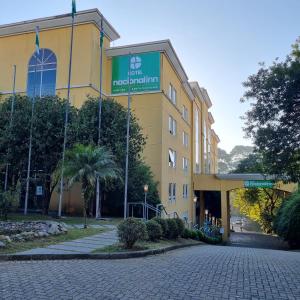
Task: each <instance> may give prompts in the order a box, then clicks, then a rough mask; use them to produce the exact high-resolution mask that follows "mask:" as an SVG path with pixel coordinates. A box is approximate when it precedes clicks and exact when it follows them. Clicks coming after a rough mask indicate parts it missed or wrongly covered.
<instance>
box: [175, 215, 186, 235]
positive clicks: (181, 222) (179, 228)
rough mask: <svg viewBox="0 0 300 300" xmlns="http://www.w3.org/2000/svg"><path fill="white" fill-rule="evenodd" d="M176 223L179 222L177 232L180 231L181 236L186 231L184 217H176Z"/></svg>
mask: <svg viewBox="0 0 300 300" xmlns="http://www.w3.org/2000/svg"><path fill="white" fill-rule="evenodd" d="M175 221H176V224H177V232H178V236H181V235H182V233H183V231H184V228H185V226H184V222H183V220H182V219H180V218H175Z"/></svg>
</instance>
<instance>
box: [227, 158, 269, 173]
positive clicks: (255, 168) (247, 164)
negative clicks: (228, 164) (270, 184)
mask: <svg viewBox="0 0 300 300" xmlns="http://www.w3.org/2000/svg"><path fill="white" fill-rule="evenodd" d="M266 169H267V168H266V166H265V165H264V163H263V158H262V156H261V155H260V154H258V153H251V154H249V155H248V157H246V158H244V159H242V160H241V161H240V162H239V164H238V166H237V167H236V169H235V170H234V171H233V172H232V173H262V174H264V173H265V172H266Z"/></svg>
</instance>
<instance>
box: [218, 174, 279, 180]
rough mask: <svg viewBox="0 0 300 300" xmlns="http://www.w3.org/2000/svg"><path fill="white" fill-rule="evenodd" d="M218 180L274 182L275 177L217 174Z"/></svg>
mask: <svg viewBox="0 0 300 300" xmlns="http://www.w3.org/2000/svg"><path fill="white" fill-rule="evenodd" d="M216 177H217V178H218V179H222V180H273V179H275V176H274V175H264V174H260V173H249V174H245V173H243V174H216Z"/></svg>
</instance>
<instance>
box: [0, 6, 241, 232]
mask: <svg viewBox="0 0 300 300" xmlns="http://www.w3.org/2000/svg"><path fill="white" fill-rule="evenodd" d="M71 22H72V19H71V15H70V14H67V15H59V16H55V17H49V18H42V19H36V20H30V21H25V22H20V23H14V24H8V25H3V26H0V69H1V72H0V93H1V94H2V95H4V96H9V95H11V94H12V73H13V65H16V66H17V77H16V92H17V93H19V94H23V95H25V94H27V95H29V96H30V95H31V94H32V93H33V83H34V80H33V76H34V70H35V69H37V73H38V74H37V76H38V79H39V82H40V85H39V93H40V94H39V96H43V95H57V96H59V97H61V98H66V96H67V83H68V66H69V48H70V32H71ZM101 22H102V24H103V28H104V44H103V45H104V46H103V47H104V51H103V69H102V72H103V84H102V86H103V91H102V93H103V97H104V98H105V97H109V98H114V99H115V100H116V101H118V102H119V103H120V104H122V105H123V106H124V107H127V99H128V79H130V87H131V105H132V106H131V107H132V112H133V113H134V114H135V115H136V117H137V119H138V122H139V123H140V125H141V127H142V129H143V133H144V135H145V136H146V137H147V143H146V146H145V150H144V152H143V158H144V160H145V162H146V163H147V164H148V165H149V166H150V167H151V170H152V172H153V174H154V176H155V180H157V181H158V183H159V185H158V189H159V194H160V198H161V201H162V204H163V205H164V206H165V208H166V211H167V212H168V213H174V212H176V213H177V214H178V215H179V217H181V218H184V219H186V220H187V221H188V222H190V223H196V222H197V223H201V222H203V219H204V211H205V209H207V208H208V207H209V199H210V197H209V195H206V196H205V193H207V192H208V191H219V192H220V195H221V197H220V199H221V200H220V201H219V203H218V205H217V206H219V209H218V212H216V213H215V217H216V218H221V219H222V226H223V228H224V233H225V236H227V234H228V232H229V200H228V199H229V197H228V191H229V190H230V189H232V188H235V187H234V186H231V185H230V184H227V183H226V182H225V181H224V178H223V179H222V178H219V177H218V175H216V174H217V173H218V150H217V149H218V143H219V137H218V135H217V134H216V133H215V131H214V130H213V129H212V126H213V124H214V122H215V121H214V118H213V116H212V114H211V112H210V108H211V106H212V102H211V99H210V97H209V94H208V92H207V90H206V89H205V88H203V87H201V86H200V85H199V83H198V82H196V81H189V79H188V76H187V74H186V72H185V70H184V68H183V66H182V64H181V62H180V60H179V58H178V56H177V55H176V52H175V50H174V48H173V46H172V44H171V42H170V41H169V40H162V41H155V42H146V43H141V44H134V45H126V46H118V47H112V42H113V41H115V40H117V39H119V38H120V36H119V34H118V33H117V31H116V30H115V29H114V28H113V27H112V25H111V24H110V23H109V22H108V21H107V20H106V19H105V18H104V17H103V15H102V14H101V13H100V12H99V11H98V10H97V9H92V10H87V11H80V12H78V13H77V14H76V17H75V28H74V48H73V69H72V79H71V104H72V105H74V106H76V107H80V106H82V104H83V103H84V101H85V100H86V99H87V95H90V96H95V97H98V96H99V86H100V26H101V25H100V24H101ZM36 26H39V28H40V48H41V50H40V56H39V58H38V65H37V67H36V59H35V57H34V52H35V48H34V41H35V27H36ZM195 59H196V58H195ZM128 70H130V72H128ZM203 72H205V70H203ZM128 75H129V76H128ZM241 184H242V183H241ZM195 196H196V197H195ZM76 197H77V193H76V192H72V191H71V192H70V193H68V194H66V195H65V197H64V198H65V201H64V210H65V211H68V210H70V206H72V205H73V206H76V205H80V204H79V203H80V202H79V201H75V200H76ZM205 198H206V202H205ZM74 199H75V200H74ZM129 200H130V199H129ZM51 207H52V208H56V207H57V197H56V196H54V197H53V199H52V200H51ZM212 213H213V212H212Z"/></svg>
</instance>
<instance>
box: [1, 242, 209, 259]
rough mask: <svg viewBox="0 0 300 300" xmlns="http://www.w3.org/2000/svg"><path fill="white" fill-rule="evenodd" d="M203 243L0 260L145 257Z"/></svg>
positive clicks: (4, 256) (21, 255)
mask: <svg viewBox="0 0 300 300" xmlns="http://www.w3.org/2000/svg"><path fill="white" fill-rule="evenodd" d="M201 245H205V244H204V243H201V242H200V243H197V244H195V243H193V244H185V245H174V246H169V247H164V248H158V249H152V250H142V251H131V252H124V253H123V252H112V253H74V254H28V255H26V254H2V255H0V262H5V261H32V260H72V259H127V258H137V257H145V256H149V255H156V254H162V253H166V252H169V251H172V250H176V249H180V248H185V247H191V246H201Z"/></svg>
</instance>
